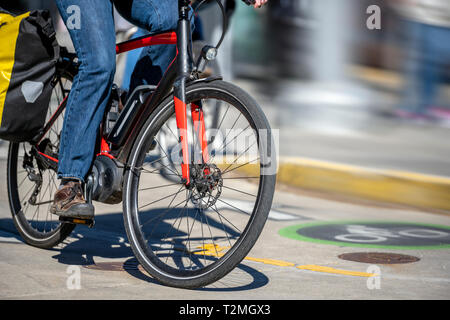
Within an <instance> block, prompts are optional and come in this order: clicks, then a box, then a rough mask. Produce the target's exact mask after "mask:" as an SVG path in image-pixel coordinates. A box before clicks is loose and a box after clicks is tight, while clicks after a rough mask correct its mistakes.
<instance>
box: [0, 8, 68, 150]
mask: <svg viewBox="0 0 450 320" xmlns="http://www.w3.org/2000/svg"><path fill="white" fill-rule="evenodd" d="M58 59H59V46H58V43H57V41H56V36H55V30H54V28H53V24H52V21H51V17H50V14H49V12H48V11H46V10H44V11H42V10H35V11H31V12H27V13H24V14H22V15H18V16H14V15H12V14H11V13H9V12H7V11H5V10H3V9H1V8H0V138H1V139H5V140H9V141H14V142H22V141H30V140H32V139H33V137H35V136H36V135H37V134H38V133H39V131H40V130H41V129H42V127H43V126H44V122H45V118H46V115H47V109H48V105H49V102H50V98H51V93H52V80H53V78H54V77H55V66H56V62H57V61H58Z"/></svg>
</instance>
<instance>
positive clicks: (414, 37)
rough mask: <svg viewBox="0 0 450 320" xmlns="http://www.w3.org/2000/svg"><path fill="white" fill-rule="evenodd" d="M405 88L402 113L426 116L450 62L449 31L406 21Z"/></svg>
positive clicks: (434, 101) (433, 102)
mask: <svg viewBox="0 0 450 320" xmlns="http://www.w3.org/2000/svg"><path fill="white" fill-rule="evenodd" d="M406 27H407V30H408V32H409V34H410V36H411V39H410V41H409V45H408V48H407V50H408V51H407V61H406V66H405V67H406V70H405V71H406V74H405V76H406V85H405V90H404V92H403V99H402V105H401V107H400V108H401V109H403V110H406V111H410V112H414V113H417V114H420V115H425V114H426V113H427V110H428V108H429V107H430V106H434V105H435V104H436V97H437V93H438V88H439V85H440V84H441V83H442V81H443V78H444V74H445V72H444V71H445V67H446V66H448V63H449V61H450V41H449V39H450V28H446V27H438V26H432V25H428V24H423V23H419V22H411V21H408V22H407V23H406Z"/></svg>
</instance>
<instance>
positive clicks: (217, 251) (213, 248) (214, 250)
mask: <svg viewBox="0 0 450 320" xmlns="http://www.w3.org/2000/svg"><path fill="white" fill-rule="evenodd" d="M198 248H199V249H202V251H196V252H193V253H194V254H197V255H205V256H214V257H221V256H223V255H224V253H221V251H223V250H224V249H229V247H221V246H219V245H217V244H214V245H213V244H205V245H203V246H200V247H198ZM244 260H248V261H254V262H261V263H264V264H270V265H274V266H279V267H295V263H292V262H287V261H283V260H275V259H260V258H252V257H245V258H244ZM296 268H298V269H302V270H310V271H318V272H326V273H335V274H343V275H347V276H358V277H373V276H376V275H377V274H375V273H367V272H358V271H349V270H340V269H334V268H331V267H323V266H316V265H313V264H309V265H303V266H297V267H296Z"/></svg>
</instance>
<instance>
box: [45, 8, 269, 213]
mask: <svg viewBox="0 0 450 320" xmlns="http://www.w3.org/2000/svg"><path fill="white" fill-rule="evenodd" d="M55 1H56V4H57V7H58V10H59V12H60V14H61V16H62V18H63V20H64V23H65V24H66V26H67V27H68V29H69V33H70V37H71V39H72V42H73V45H74V47H75V50H76V53H77V56H78V59H79V62H80V68H79V71H78V74H77V75H76V77H75V78H74V80H73V84H72V89H71V91H70V94H69V97H68V100H67V107H66V114H65V118H64V125H63V129H62V132H61V137H60V150H59V164H58V178H60V179H61V184H60V186H59V189H58V190H57V191H56V193H55V196H54V201H53V204H52V206H51V212H52V213H54V214H56V215H59V216H63V217H71V218H81V219H92V218H93V216H94V207H93V205H92V204H90V203H87V202H86V200H85V199H84V197H83V193H82V188H81V184H82V183H83V182H84V179H85V177H86V175H87V173H88V171H89V169H90V166H91V164H92V160H93V157H94V147H95V141H96V139H97V131H98V126H99V125H100V123H101V120H102V117H103V114H104V111H105V108H106V105H107V103H108V100H109V95H110V89H111V85H112V82H113V79H114V73H115V43H116V39H115V29H114V21H113V20H114V19H113V3H114V5H115V7H116V9H117V10H118V12H119V13H120V14H121V15H122V16H123V17H124V18H126V19H127V20H128V21H130V22H131V23H133V24H135V25H137V26H138V27H141V28H144V29H147V30H149V31H151V32H158V31H165V30H169V29H175V28H176V25H177V20H178V7H177V6H178V1H177V0H128V1H125V0H115V1H114V0H113V1H111V0H80V1H77V2H76V5H74V2H73V0H55ZM243 1H244V2H246V3H249V2H250V1H249V0H243ZM267 1H268V0H255V1H254V7H255V8H259V7H261V6H262V5H263V4H265V3H266V2H267ZM175 50H176V49H175V47H174V46H173V45H159V46H150V47H146V48H145V49H144V50H143V51H142V53H141V56H140V58H139V61H138V63H137V64H136V67H135V71H134V72H133V79H131V83H130V87H131V88H133V87H136V85H139V84H153V85H156V84H157V83H158V82H159V80H160V78H161V77H162V75H163V72H164V70H166V69H167V67H168V65H169V64H170V61H171V60H172V59H173V57H174V56H175Z"/></svg>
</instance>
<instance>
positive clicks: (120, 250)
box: [0, 209, 269, 291]
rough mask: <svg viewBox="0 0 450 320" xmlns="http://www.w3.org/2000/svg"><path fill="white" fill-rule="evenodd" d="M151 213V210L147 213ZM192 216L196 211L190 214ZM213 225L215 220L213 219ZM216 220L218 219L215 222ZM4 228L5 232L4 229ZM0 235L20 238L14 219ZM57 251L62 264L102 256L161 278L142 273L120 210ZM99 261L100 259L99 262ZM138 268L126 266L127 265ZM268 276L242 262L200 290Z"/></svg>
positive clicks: (0, 226)
mask: <svg viewBox="0 0 450 320" xmlns="http://www.w3.org/2000/svg"><path fill="white" fill-rule="evenodd" d="M161 210H162V209H157V210H152V211H154V212H152V214H158V212H159V211H161ZM147 214H150V212H147ZM191 214H192V215H193V213H191ZM212 223H213V224H214V222H212ZM216 223H217V222H216ZM165 224H167V223H164V222H163V223H161V226H158V230H161V231H160V233H162V232H164V230H166V229H167V228H168V227H169V226H165ZM3 231H4V232H3ZM0 233H1V234H0V236H1V237H3V238H5V237H11V238H14V239H19V240H20V241H22V240H21V238H20V235H19V234H18V232H17V230H16V229H15V226H14V224H13V222H12V219H11V218H2V219H0ZM50 250H51V251H54V252H55V253H56V254H55V255H54V256H52V258H54V259H56V260H57V261H58V262H59V263H61V264H66V265H79V266H88V265H93V264H95V262H96V261H95V259H97V258H100V259H99V260H101V261H102V262H104V261H106V260H107V259H127V258H128V259H127V260H126V261H125V262H124V263H123V266H124V268H123V269H124V270H125V271H126V272H127V273H128V274H129V275H131V276H133V277H135V278H138V279H140V280H143V281H146V282H148V283H153V284H159V282H158V281H156V280H155V279H153V278H152V277H150V276H149V275H147V273H146V272H141V270H140V268H137V265H138V262H137V260H136V258H135V257H134V254H133V251H132V250H131V248H130V246H129V244H128V239H127V236H126V232H125V228H124V225H123V215H122V213H121V212H118V213H110V214H100V215H98V216H96V218H95V226H94V227H93V228H88V227H86V226H81V225H80V226H77V227H76V228H75V229H74V231H73V232H72V234H71V235H70V236H69V237H68V238H67V239H66V240H65V241H64V242H63V243H62V244H60V245H59V246H57V247H55V248H52V249H50ZM97 262H98V261H97ZM133 265H134V266H136V267H131V268H130V267H127V266H133ZM268 282H269V279H268V277H267V276H266V275H264V274H263V273H261V272H259V271H257V270H256V269H254V268H252V267H249V266H246V265H243V264H239V265H238V266H237V267H236V268H235V269H234V270H233V271H232V272H231V273H230V274H228V275H227V276H226V277H224V278H223V279H221V280H219V281H217V282H216V283H214V284H212V285H210V286H208V287H205V288H201V289H197V290H200V291H243V290H251V289H256V288H260V287H263V286H265V285H266V284H267V283H268Z"/></svg>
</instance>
